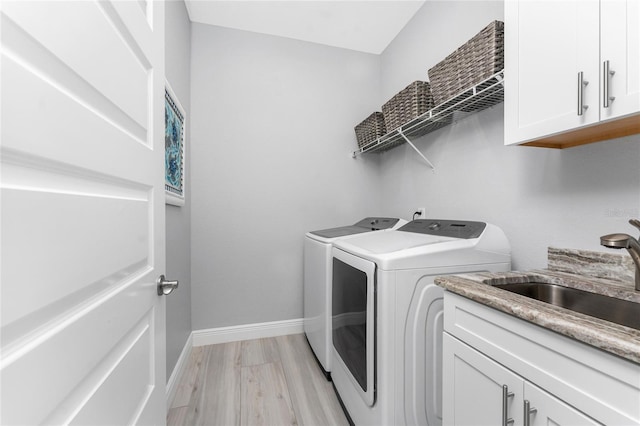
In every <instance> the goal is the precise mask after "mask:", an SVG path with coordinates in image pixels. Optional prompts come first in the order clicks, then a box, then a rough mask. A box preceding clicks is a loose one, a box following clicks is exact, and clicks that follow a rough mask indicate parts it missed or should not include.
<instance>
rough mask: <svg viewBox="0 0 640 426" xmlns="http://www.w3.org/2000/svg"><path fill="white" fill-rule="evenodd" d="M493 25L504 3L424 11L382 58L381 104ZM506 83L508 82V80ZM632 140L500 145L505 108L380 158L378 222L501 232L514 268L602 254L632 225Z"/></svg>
mask: <svg viewBox="0 0 640 426" xmlns="http://www.w3.org/2000/svg"><path fill="white" fill-rule="evenodd" d="M494 19H501V20H502V19H503V3H502V2H483V1H468V2H463V1H455V2H450V1H433V2H431V1H430V2H427V3H425V5H424V6H423V7H422V8H421V9H420V10H419V11H418V13H417V14H416V15H415V16H414V18H413V19H412V21H411V22H410V23H409V24H408V25H407V26H406V27H405V28H404V29H403V31H402V32H401V33H400V34H399V35H398V37H397V38H396V39H395V40H394V41H393V43H392V44H391V45H390V46H389V47H388V48H387V49H386V50H385V51H384V52H383V54H382V57H381V61H382V62H381V70H382V97H383V100H382V102H384V101H385V100H386V99H388V98H390V97H391V96H392V95H393V94H394V93H396V92H397V91H399V90H400V89H402V88H403V87H405V86H406V85H407V84H409V83H410V82H412V81H413V80H416V79H427V69H428V68H430V67H432V66H433V65H435V64H436V63H437V62H439V61H440V60H442V59H443V58H444V57H445V56H446V55H447V54H448V53H449V52H451V51H453V50H454V49H455V48H456V47H458V46H459V45H460V44H462V43H463V42H465V41H466V40H468V39H469V38H470V37H472V36H473V35H474V34H476V33H477V32H478V31H480V30H481V29H482V28H483V27H484V26H485V25H486V24H488V23H489V22H490V21H492V20H494ZM506 78H508V76H506ZM638 142H640V137H639V136H631V137H627V138H623V139H619V140H613V141H607V142H601V143H596V144H591V145H585V146H581V147H576V148H570V149H566V150H550V149H543V148H531V147H505V146H503V143H504V138H503V104H500V105H499V106H498V107H495V108H493V109H491V110H488V111H484V112H481V113H478V114H476V115H474V116H472V117H470V118H469V119H467V120H463V121H460V122H458V123H456V124H454V125H452V126H449V127H446V128H443V129H440V130H438V131H437V132H434V133H431V134H429V135H426V136H424V137H422V138H420V139H418V140H417V143H416V146H417V147H418V148H419V149H420V150H421V151H422V152H423V153H425V155H426V157H427V158H429V160H431V161H432V162H433V163H434V165H435V167H436V169H435V172H433V171H431V170H430V169H429V168H428V167H427V166H426V165H425V164H424V163H423V162H421V161H422V160H421V159H420V158H419V157H418V156H417V155H416V154H415V153H414V152H413V151H412V150H411V148H410V147H408V146H406V145H405V146H402V147H399V148H395V149H393V150H391V151H388V152H387V153H386V154H382V155H381V156H380V159H379V160H380V163H379V169H378V173H380V177H381V181H380V182H381V198H382V200H383V205H384V206H385V210H384V214H387V215H398V214H403V213H404V212H406V211H407V210H411V209H415V208H417V207H422V206H426V207H427V216H429V217H433V218H460V219H477V220H484V221H488V222H492V223H494V224H496V225H498V226H500V227H501V228H502V229H503V230H504V231H505V232H506V234H507V236H508V237H509V239H510V241H511V244H512V249H513V267H514V269H531V268H542V267H546V248H547V246H549V245H555V246H559V247H572V248H583V249H593V250H602V251H605V250H607V249H605V248H603V247H600V246H599V236H600V235H603V234H606V233H611V232H631V233H633V231H634V230H633V228H632V227H631V226H630V225H628V224H627V220H628V219H629V218H631V217H638V216H640V143H638Z"/></svg>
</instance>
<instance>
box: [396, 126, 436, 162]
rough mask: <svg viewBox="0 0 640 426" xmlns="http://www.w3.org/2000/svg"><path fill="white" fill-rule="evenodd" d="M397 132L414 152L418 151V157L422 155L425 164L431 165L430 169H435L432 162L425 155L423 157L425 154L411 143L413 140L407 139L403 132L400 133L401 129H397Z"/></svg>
mask: <svg viewBox="0 0 640 426" xmlns="http://www.w3.org/2000/svg"><path fill="white" fill-rule="evenodd" d="M398 134H399V135H400V136H402V138H403V139H404V140H405V142H406V143H408V144H409V146H410V147H411V148H413V150H414V151H415V152H417V153H418V155H419V156H420V157H422V159H423V160H424V161H425V163H427V166H429V167H431V170H435V169H436V168H435V167H434V166H433V164H432V163H431V161H429V160H428V159H427V157H425V156H424V154H423V153H422V152H420V150H419V149H418V148H416V146H415V145H414V144H413V142H411V140H409V138H408V137H407V136H406V135H405V134H404V133H402V129H398Z"/></svg>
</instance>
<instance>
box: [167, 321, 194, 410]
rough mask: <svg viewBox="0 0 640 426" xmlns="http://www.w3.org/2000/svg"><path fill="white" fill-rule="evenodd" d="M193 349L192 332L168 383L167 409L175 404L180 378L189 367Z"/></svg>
mask: <svg viewBox="0 0 640 426" xmlns="http://www.w3.org/2000/svg"><path fill="white" fill-rule="evenodd" d="M192 349H193V332H191V334H190V335H189V338H188V339H187V341H186V343H185V344H184V348H182V352H181V353H180V357H178V362H176V366H175V367H173V371H172V372H171V376H169V380H168V381H167V409H169V408H171V403H172V402H173V398H174V397H175V395H176V391H177V390H178V383H179V381H180V378H181V377H182V374H183V373H184V369H185V368H186V367H187V364H188V362H189V358H190V357H191V351H192Z"/></svg>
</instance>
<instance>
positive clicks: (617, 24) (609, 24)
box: [600, 0, 640, 120]
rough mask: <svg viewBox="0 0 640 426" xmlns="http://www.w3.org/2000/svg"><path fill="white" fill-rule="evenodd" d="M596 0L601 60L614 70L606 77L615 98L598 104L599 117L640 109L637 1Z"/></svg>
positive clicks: (611, 93) (639, 38)
mask: <svg viewBox="0 0 640 426" xmlns="http://www.w3.org/2000/svg"><path fill="white" fill-rule="evenodd" d="M600 4H601V6H600V11H601V12H600V13H601V16H600V31H601V60H602V61H609V64H610V65H609V66H610V70H611V71H615V74H613V75H610V76H609V81H608V83H609V95H610V96H614V97H615V100H614V101H612V102H610V104H609V107H608V108H604V106H603V104H602V102H601V105H600V109H601V112H600V116H601V119H602V120H606V119H609V118H615V117H622V116H624V115H627V114H631V113H637V112H640V54H639V53H638V52H640V2H638V1H637V0H601V3H600ZM600 66H602V62H601V64H600ZM602 78H605V76H604V75H603V76H602ZM603 83H604V81H603Z"/></svg>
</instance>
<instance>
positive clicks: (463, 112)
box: [353, 71, 504, 157]
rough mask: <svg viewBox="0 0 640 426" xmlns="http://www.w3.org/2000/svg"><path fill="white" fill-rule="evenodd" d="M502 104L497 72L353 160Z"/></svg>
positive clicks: (501, 75)
mask: <svg viewBox="0 0 640 426" xmlns="http://www.w3.org/2000/svg"><path fill="white" fill-rule="evenodd" d="M503 100H504V71H500V72H498V73H496V74H494V75H492V76H491V77H489V78H488V79H486V80H484V81H483V82H481V83H479V84H477V85H475V86H473V87H472V88H470V89H467V90H465V91H464V92H461V93H460V94H458V95H456V96H454V97H453V98H451V99H449V100H448V101H445V102H443V103H441V104H440V105H438V106H436V107H434V108H432V109H430V110H429V111H427V112H425V113H424V114H422V115H420V116H419V117H416V118H414V119H413V120H411V121H409V122H408V123H405V124H403V125H402V126H400V127H398V128H397V129H395V130H392V131H390V132H389V133H387V134H386V135H384V136H381V137H380V138H378V139H376V140H375V141H373V142H371V143H369V144H367V145H365V146H363V147H361V148H359V149H358V150H357V151H354V152H353V156H354V157H355V156H357V155H361V154H364V153H372V152H383V151H387V150H389V149H391V148H395V147H396V146H399V145H402V144H404V143H406V142H407V141H408V139H407V137H412V138H418V137H420V136H424V135H426V134H428V133H431V132H433V131H435V130H438V129H439V128H441V127H444V126H447V125H449V124H451V123H454V122H456V121H460V120H462V119H464V118H466V117H468V116H470V115H472V114H475V113H476V112H478V111H482V110H483V109H487V108H490V107H492V106H495V105H497V104H499V103H500V102H502V101H503Z"/></svg>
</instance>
